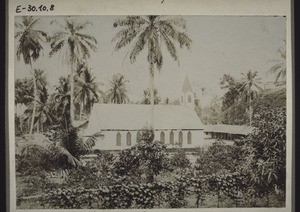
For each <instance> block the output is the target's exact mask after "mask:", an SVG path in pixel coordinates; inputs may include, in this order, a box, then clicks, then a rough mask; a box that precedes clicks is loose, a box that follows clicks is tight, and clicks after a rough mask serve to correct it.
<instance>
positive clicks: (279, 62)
mask: <svg viewBox="0 0 300 212" xmlns="http://www.w3.org/2000/svg"><path fill="white" fill-rule="evenodd" d="M277 51H278V52H279V54H280V59H276V60H273V61H274V62H275V63H276V64H275V65H273V66H272V67H271V68H270V69H269V72H270V73H272V74H276V79H275V85H278V81H279V79H280V78H281V79H282V80H283V81H285V78H286V51H285V50H284V49H283V48H279V49H278V50H277Z"/></svg>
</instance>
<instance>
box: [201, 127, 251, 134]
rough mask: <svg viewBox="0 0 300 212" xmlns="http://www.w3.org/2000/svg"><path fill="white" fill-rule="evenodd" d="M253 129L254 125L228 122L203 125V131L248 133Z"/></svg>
mask: <svg viewBox="0 0 300 212" xmlns="http://www.w3.org/2000/svg"><path fill="white" fill-rule="evenodd" d="M253 130H254V127H250V126H246V125H228V124H216V125H205V126H204V132H218V133H229V134H239V135H248V134H250V133H251V132H252V131H253Z"/></svg>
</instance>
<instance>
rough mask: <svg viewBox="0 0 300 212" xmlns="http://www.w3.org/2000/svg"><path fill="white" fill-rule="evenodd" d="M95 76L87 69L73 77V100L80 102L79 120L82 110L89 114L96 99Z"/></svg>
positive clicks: (96, 86) (96, 85)
mask: <svg viewBox="0 0 300 212" xmlns="http://www.w3.org/2000/svg"><path fill="white" fill-rule="evenodd" d="M95 78H96V77H93V75H92V73H91V72H90V71H89V70H88V69H85V70H84V71H83V72H82V73H80V74H79V75H76V77H75V81H76V87H75V102H78V103H79V104H80V112H79V116H80V118H79V119H80V120H81V114H82V112H83V111H84V112H85V113H86V114H87V115H89V114H90V112H91V108H92V106H93V103H95V102H97V101H98V94H97V92H98V84H97V83H96V82H95Z"/></svg>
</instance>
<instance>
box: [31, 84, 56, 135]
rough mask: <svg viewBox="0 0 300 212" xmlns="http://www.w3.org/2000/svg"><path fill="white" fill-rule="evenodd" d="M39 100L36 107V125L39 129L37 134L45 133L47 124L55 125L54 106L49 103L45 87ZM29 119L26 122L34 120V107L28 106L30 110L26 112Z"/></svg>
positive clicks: (39, 93)
mask: <svg viewBox="0 0 300 212" xmlns="http://www.w3.org/2000/svg"><path fill="white" fill-rule="evenodd" d="M38 96H39V99H38V100H37V107H36V116H35V117H34V120H35V121H34V125H36V127H37V132H40V131H41V132H43V131H44V125H45V124H48V125H49V124H53V123H54V120H55V118H54V115H53V111H52V109H53V104H52V102H51V101H49V95H48V91H47V88H46V87H43V88H42V89H40V90H39V92H38ZM25 113H26V115H27V117H26V118H25V121H26V120H28V119H32V117H31V116H32V105H29V106H28V109H27V110H26V111H25Z"/></svg>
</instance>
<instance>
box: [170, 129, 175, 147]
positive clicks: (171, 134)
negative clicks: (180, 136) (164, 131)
mask: <svg viewBox="0 0 300 212" xmlns="http://www.w3.org/2000/svg"><path fill="white" fill-rule="evenodd" d="M170 144H174V133H173V131H171V132H170Z"/></svg>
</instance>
